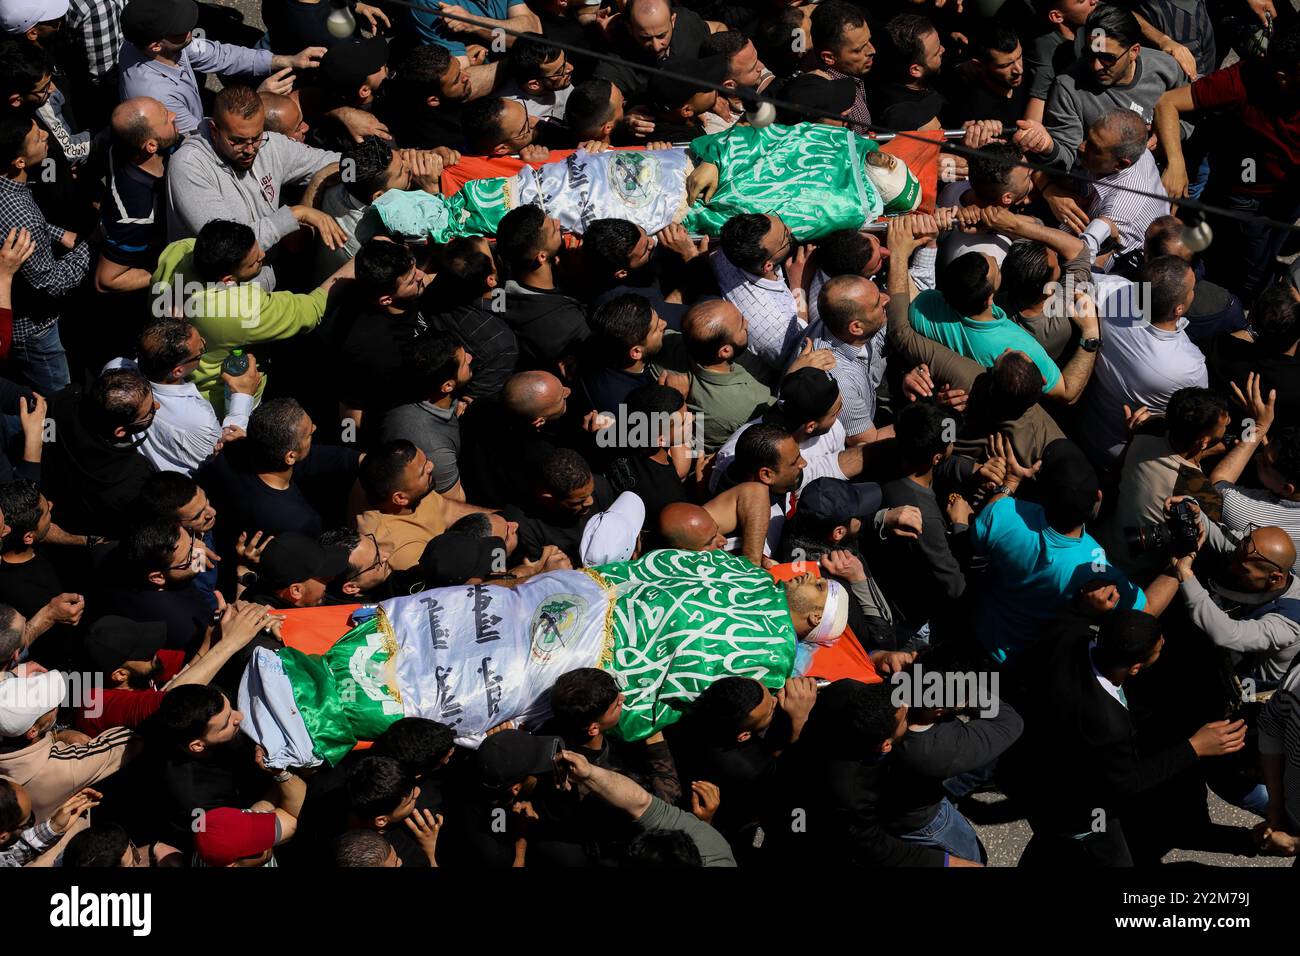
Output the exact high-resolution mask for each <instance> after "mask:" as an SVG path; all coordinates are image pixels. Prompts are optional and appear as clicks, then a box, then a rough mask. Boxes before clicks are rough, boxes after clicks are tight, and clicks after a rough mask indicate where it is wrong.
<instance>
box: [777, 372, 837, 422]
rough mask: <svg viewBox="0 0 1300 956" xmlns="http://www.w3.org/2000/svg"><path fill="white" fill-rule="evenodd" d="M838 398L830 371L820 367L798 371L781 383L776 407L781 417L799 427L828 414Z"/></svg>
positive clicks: (835, 384)
mask: <svg viewBox="0 0 1300 956" xmlns="http://www.w3.org/2000/svg"><path fill="white" fill-rule="evenodd" d="M839 397H840V386H839V383H838V382H836V381H835V376H833V375H832V374H831V373H830V372H827V371H825V370H824V369H820V368H811V367H809V368H801V369H797V370H796V371H793V372H791V373H790V374H789V375H787V376H786V377H785V378H783V379H782V380H781V392H780V397H779V398H778V399H777V402H776V407H777V411H779V412H780V413H781V417H782V418H784V419H786V420H788V421H790V422H793V423H796V424H799V425H802V424H803V423H804V422H811V421H816V420H817V419H819V418H821V417H822V416H823V415H825V414H826V413H827V412H829V411H830V410H831V407H832V406H834V404H835V399H837V398H839Z"/></svg>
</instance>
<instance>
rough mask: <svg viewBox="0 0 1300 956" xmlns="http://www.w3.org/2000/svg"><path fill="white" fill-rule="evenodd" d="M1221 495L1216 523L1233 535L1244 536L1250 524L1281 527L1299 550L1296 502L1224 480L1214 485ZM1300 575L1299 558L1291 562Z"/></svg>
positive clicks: (1299, 507) (1299, 513) (1299, 518)
mask: <svg viewBox="0 0 1300 956" xmlns="http://www.w3.org/2000/svg"><path fill="white" fill-rule="evenodd" d="M1214 487H1215V488H1217V489H1218V490H1219V493H1220V494H1222V495H1223V517H1222V518H1221V519H1220V522H1219V523H1220V524H1222V525H1223V526H1224V528H1226V529H1227V530H1228V532H1229V533H1230V534H1232V535H1233V537H1236V538H1242V537H1245V535H1246V532H1247V531H1249V530H1250V528H1251V526H1252V525H1253V526H1254V527H1256V528H1281V529H1282V530H1283V531H1285V532H1286V533H1287V535H1288V536H1289V537H1290V538H1291V540H1292V541H1294V542H1295V545H1296V550H1297V551H1300V501H1288V500H1287V499H1285V498H1279V497H1278V496H1277V495H1275V494H1273V492H1271V491H1268V490H1266V489H1264V488H1239V487H1238V486H1236V485H1230V484H1228V482H1226V481H1220V482H1218V483H1217V484H1216V485H1215V486H1214ZM1291 570H1292V572H1293V573H1295V574H1300V557H1297V558H1296V561H1295V564H1293V565H1291Z"/></svg>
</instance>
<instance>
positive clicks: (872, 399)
mask: <svg viewBox="0 0 1300 956" xmlns="http://www.w3.org/2000/svg"><path fill="white" fill-rule="evenodd" d="M888 302H889V296H888V295H886V294H885V293H884V292H883V291H882V290H881V289H879V288H878V287H877V286H876V284H875V283H874V282H872V281H871V280H870V279H864V278H862V276H856V275H846V276H835V277H834V278H832V279H827V280H826V282H825V284H823V285H822V289H821V292H820V293H819V294H818V296H817V315H818V321H817V324H816V325H815V326H813V327H812V328H810V329H809V330H808V332H809V336H810V337H811V338H812V340H813V347H814V348H818V349H830V350H831V352H832V354H833V355H834V356H835V367H834V368H832V369H831V375H832V376H833V377H834V378H835V381H836V383H837V384H838V385H839V387H840V395H841V396H842V397H843V399H844V404H843V405H842V406H841V408H840V415H839V418H840V424H841V425H843V426H844V446H845V447H846V448H853V447H855V446H857V445H866V444H868V443H870V442H873V441H876V440H877V439H879V438H888V437H890V436H891V435H893V434H894V426H892V425H888V426H886V427H884V428H880V429H878V428H876V425H875V419H876V392H877V390H878V389H879V388H880V382H881V380H882V379H883V378H884V377H885V336H886V334H887V333H886V331H885V305H886V304H887V303H888Z"/></svg>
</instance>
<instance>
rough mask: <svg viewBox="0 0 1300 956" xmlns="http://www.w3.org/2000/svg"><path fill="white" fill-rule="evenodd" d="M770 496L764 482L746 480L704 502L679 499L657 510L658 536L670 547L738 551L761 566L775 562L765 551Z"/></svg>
mask: <svg viewBox="0 0 1300 956" xmlns="http://www.w3.org/2000/svg"><path fill="white" fill-rule="evenodd" d="M771 506H772V499H771V496H770V495H769V493H768V488H767V486H766V485H763V484H760V483H759V482H757V481H746V482H743V483H741V484H739V485H736V486H735V487H733V488H728V489H727V490H726V491H724V492H723V493H722V494H720V495H718V496H717V497H716V498H713V499H712V500H710V501H706V502H705V503H704V504H703V505H695V504H690V503H688V502H684V501H679V502H675V503H673V504H671V505H668V506H667V507H666V508H664V509H663V511H661V512H659V525H658V527H659V535H660V537H661V538H662V539H663V540H664V542H665V543H666V546H667V547H669V548H680V549H681V550H683V551H716V550H718V549H722V550H724V551H730V552H732V553H733V554H739V555H742V556H744V557H746V558H748V559H749V560H750V561H752V562H753V563H754V564H756V565H758V566H759V567H762V568H769V567H771V566H772V565H773V564H774V562H773V561H772V559H771V558H770V557H769V556H768V555H767V554H766V553H765V548H766V545H767V529H768V524H769V522H770V520H771Z"/></svg>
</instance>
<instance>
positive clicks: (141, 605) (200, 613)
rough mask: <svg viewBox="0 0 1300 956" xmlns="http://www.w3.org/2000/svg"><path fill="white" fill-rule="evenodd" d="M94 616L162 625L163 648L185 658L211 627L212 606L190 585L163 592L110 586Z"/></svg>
mask: <svg viewBox="0 0 1300 956" xmlns="http://www.w3.org/2000/svg"><path fill="white" fill-rule="evenodd" d="M95 613H96V617H101V616H103V615H105V614H120V615H121V616H122V617H127V618H130V619H131V620H133V621H162V622H163V623H164V624H166V625H167V643H166V644H165V645H163V646H164V647H165V648H167V649H168V650H174V651H184V652H185V654H186V655H187V656H188V655H190V654H192V653H194V651H195V649H197V647H198V646H199V644H201V643H202V642H203V636H204V634H205V633H206V632H207V629H208V625H209V624H211V623H212V605H210V604H209V603H208V600H207V598H206V597H205V596H204V594H203V592H202V591H200V590H199V589H198V588H197V587H195V586H194V582H193V581H189V582H186V583H185V584H184V585H182V586H180V587H173V588H170V589H167V590H163V591H153V590H149V591H146V590H142V589H139V588H130V587H125V586H123V585H121V584H120V583H119V584H116V585H111V586H109V587H107V588H105V589H104V591H103V592H102V593H101V594H100V595H99V596H98V598H97V600H96V601H95Z"/></svg>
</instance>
